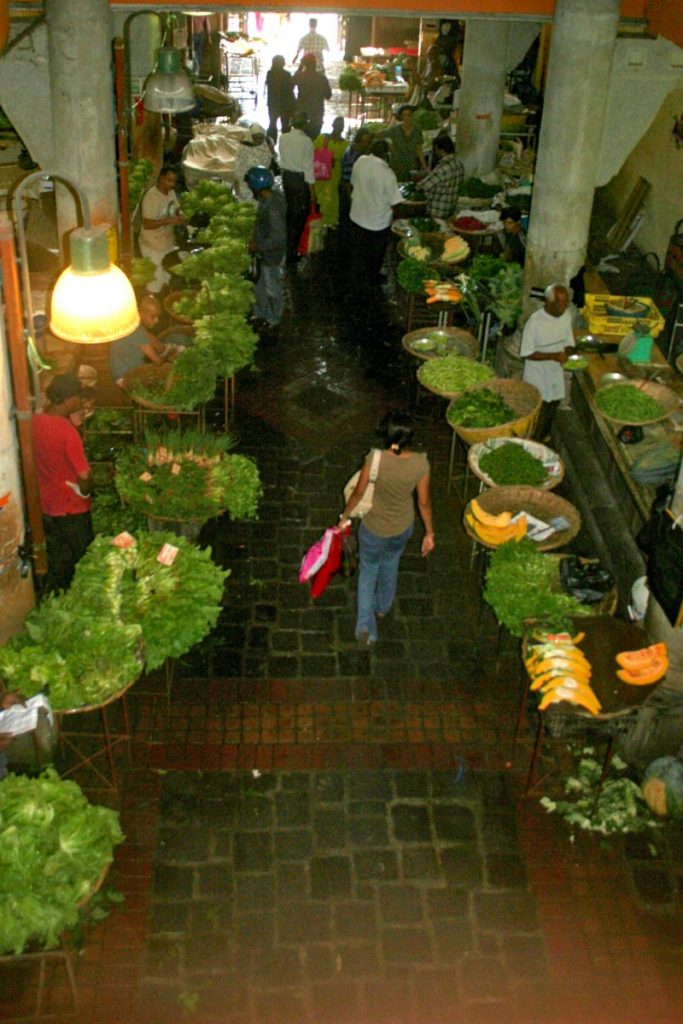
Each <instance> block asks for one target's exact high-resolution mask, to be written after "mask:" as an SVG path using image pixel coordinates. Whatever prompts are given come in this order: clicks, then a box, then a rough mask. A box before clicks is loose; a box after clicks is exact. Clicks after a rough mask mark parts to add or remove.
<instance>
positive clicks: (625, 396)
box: [595, 384, 666, 423]
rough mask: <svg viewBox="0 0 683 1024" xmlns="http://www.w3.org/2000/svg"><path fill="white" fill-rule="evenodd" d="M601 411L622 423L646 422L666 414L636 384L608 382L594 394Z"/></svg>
mask: <svg viewBox="0 0 683 1024" xmlns="http://www.w3.org/2000/svg"><path fill="white" fill-rule="evenodd" d="M595 402H596V405H597V406H598V408H599V409H600V410H601V412H604V413H606V414H607V416H613V417H614V419H615V420H623V421H624V423H647V422H648V421H650V420H657V419H660V417H662V416H664V415H666V409H665V408H664V406H663V405H662V403H661V402H658V401H657V399H656V398H652V396H651V395H648V394H647V393H646V392H645V391H643V390H642V389H641V388H639V387H638V385H637V384H610V385H609V386H608V387H606V388H601V389H600V390H599V391H598V392H597V393H596V395H595Z"/></svg>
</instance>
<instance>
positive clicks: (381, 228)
mask: <svg viewBox="0 0 683 1024" xmlns="http://www.w3.org/2000/svg"><path fill="white" fill-rule="evenodd" d="M388 154H389V146H388V144H387V142H386V141H385V140H384V139H375V141H374V142H373V144H372V148H371V150H370V154H369V155H368V156H360V157H358V159H357V160H356V162H355V164H354V165H353V170H352V172H351V190H352V191H351V213H350V217H351V264H352V266H353V268H354V272H355V273H356V274H357V280H358V285H359V286H360V287H361V288H367V287H373V286H375V285H377V284H378V283H379V274H380V270H381V269H382V262H383V260H384V254H385V252H386V248H387V243H388V241H389V234H390V230H391V222H392V220H393V219H394V213H395V210H396V208H397V207H398V204H399V203H401V202H402V201H403V196H402V195H401V192H400V190H399V187H398V182H397V180H396V175H395V174H394V172H393V171H392V169H391V167H389V165H388V164H387V156H388Z"/></svg>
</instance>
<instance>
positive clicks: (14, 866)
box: [0, 768, 124, 954]
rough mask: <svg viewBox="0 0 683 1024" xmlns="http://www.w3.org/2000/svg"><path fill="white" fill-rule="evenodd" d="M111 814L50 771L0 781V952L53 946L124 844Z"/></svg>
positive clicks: (116, 822)
mask: <svg viewBox="0 0 683 1024" xmlns="http://www.w3.org/2000/svg"><path fill="white" fill-rule="evenodd" d="M123 838H124V837H123V833H122V832H121V828H120V825H119V816H118V814H117V813H116V811H112V810H109V808H107V807H97V806H94V805H93V804H90V803H88V801H87V800H86V798H85V796H84V795H83V793H82V791H81V789H80V787H79V786H78V785H76V783H75V782H71V781H63V780H62V779H60V778H59V776H58V775H57V773H56V772H55V771H54V770H53V769H51V768H50V769H47V770H46V771H45V772H43V774H42V775H41V776H40V777H39V778H37V779H29V778H24V777H23V776H19V775H7V776H6V777H5V778H4V779H3V780H2V781H1V782H0V953H2V954H4V953H14V954H19V953H21V952H22V951H23V950H24V949H25V948H26V946H27V945H29V943H31V944H33V943H36V944H37V945H38V946H39V947H40V948H43V949H52V948H54V947H55V946H56V945H58V943H59V938H60V935H61V933H62V932H63V931H64V930H65V929H66V928H72V927H73V926H74V925H75V924H76V923H77V921H78V913H79V904H80V903H83V902H84V901H86V900H87V899H88V897H89V896H90V894H91V893H92V891H93V889H94V887H95V885H96V883H97V882H98V881H99V878H100V875H101V874H102V871H103V870H104V869H105V867H106V866H107V864H110V863H111V861H112V859H113V848H114V846H116V845H117V844H118V843H121V842H123Z"/></svg>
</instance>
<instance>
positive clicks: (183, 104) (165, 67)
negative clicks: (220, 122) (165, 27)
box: [142, 46, 197, 114]
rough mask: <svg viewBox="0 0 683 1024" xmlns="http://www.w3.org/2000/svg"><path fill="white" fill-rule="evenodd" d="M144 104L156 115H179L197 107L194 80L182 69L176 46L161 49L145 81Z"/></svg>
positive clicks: (146, 108)
mask: <svg viewBox="0 0 683 1024" xmlns="http://www.w3.org/2000/svg"><path fill="white" fill-rule="evenodd" d="M142 102H143V105H144V108H145V110H151V111H153V112H154V113H156V114H180V113H182V112H183V111H184V110H192V108H193V107H194V106H195V105H196V103H197V100H196V98H195V95H194V88H193V87H192V79H191V78H190V76H189V75H188V73H187V71H183V69H182V68H181V66H180V52H179V51H178V50H177V49H176V48H175V46H162V47H161V49H160V50H159V53H158V56H157V66H156V68H155V69H154V71H153V72H152V73H151V75H148V76H147V79H146V80H145V84H144V87H143V100H142Z"/></svg>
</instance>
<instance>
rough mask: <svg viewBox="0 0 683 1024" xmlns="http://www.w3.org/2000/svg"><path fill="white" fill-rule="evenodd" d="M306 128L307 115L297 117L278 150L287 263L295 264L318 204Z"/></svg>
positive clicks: (310, 143) (310, 145) (310, 147)
mask: <svg viewBox="0 0 683 1024" xmlns="http://www.w3.org/2000/svg"><path fill="white" fill-rule="evenodd" d="M307 126H308V117H307V116H306V114H304V113H302V112H299V113H297V114H295V115H294V120H293V121H292V127H291V129H290V130H289V131H288V132H283V133H282V135H281V136H280V145H279V147H278V149H279V155H280V169H281V170H282V185H283V188H284V190H285V199H286V200H287V262H288V263H296V262H297V261H298V259H299V256H298V249H299V239H300V238H301V233H302V232H303V230H304V225H305V223H306V217H307V216H308V211H309V210H310V208H311V204H312V203H314V202H315V175H314V173H313V142H312V141H311V139H310V138H309V136H308V135H307V134H306V128H307Z"/></svg>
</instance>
